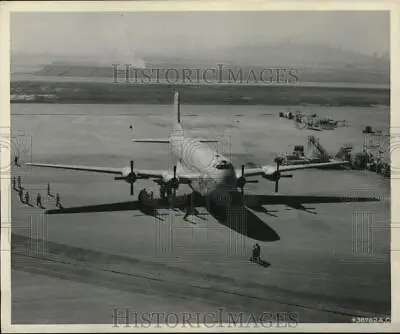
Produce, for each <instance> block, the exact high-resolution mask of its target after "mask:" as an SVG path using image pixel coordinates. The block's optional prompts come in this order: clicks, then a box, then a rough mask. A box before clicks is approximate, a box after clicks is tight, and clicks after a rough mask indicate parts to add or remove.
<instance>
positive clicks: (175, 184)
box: [169, 165, 179, 201]
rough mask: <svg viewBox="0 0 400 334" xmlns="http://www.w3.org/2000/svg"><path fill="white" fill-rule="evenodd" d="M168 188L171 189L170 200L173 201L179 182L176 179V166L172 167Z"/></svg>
mask: <svg viewBox="0 0 400 334" xmlns="http://www.w3.org/2000/svg"><path fill="white" fill-rule="evenodd" d="M169 184H170V187H171V188H172V196H173V197H172V199H173V201H175V198H176V190H177V189H178V188H179V180H178V178H177V177H176V165H175V166H174V177H173V178H172V179H171V180H170V181H169Z"/></svg>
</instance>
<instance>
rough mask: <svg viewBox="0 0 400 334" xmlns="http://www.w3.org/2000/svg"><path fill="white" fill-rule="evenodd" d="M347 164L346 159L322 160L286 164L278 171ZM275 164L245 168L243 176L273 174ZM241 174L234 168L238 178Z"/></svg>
mask: <svg viewBox="0 0 400 334" xmlns="http://www.w3.org/2000/svg"><path fill="white" fill-rule="evenodd" d="M347 164H349V162H348V161H332V162H322V163H315V164H302V165H288V166H280V167H279V171H280V172H291V171H294V170H299V169H307V168H320V167H328V166H331V167H333V166H341V165H347ZM276 171H277V168H276V166H268V165H267V166H262V167H255V168H245V170H244V176H245V177H246V176H259V175H267V176H269V175H271V176H272V175H273V174H274V173H276ZM241 175H242V171H241V170H240V169H237V170H236V176H237V177H238V178H239V177H240V176H241Z"/></svg>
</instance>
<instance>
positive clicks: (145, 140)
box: [132, 138, 169, 144]
mask: <svg viewBox="0 0 400 334" xmlns="http://www.w3.org/2000/svg"><path fill="white" fill-rule="evenodd" d="M132 141H134V142H136V143H165V144H169V139H157V138H147V139H132Z"/></svg>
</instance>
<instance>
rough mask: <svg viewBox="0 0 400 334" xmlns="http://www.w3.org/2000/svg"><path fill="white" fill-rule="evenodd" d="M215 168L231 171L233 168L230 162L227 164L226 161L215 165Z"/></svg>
mask: <svg viewBox="0 0 400 334" xmlns="http://www.w3.org/2000/svg"><path fill="white" fill-rule="evenodd" d="M215 168H217V169H232V168H233V166H232V164H231V163H230V162H228V161H226V160H222V161H220V162H219V163H217V164H216V165H215Z"/></svg>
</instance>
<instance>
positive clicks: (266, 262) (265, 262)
mask: <svg viewBox="0 0 400 334" xmlns="http://www.w3.org/2000/svg"><path fill="white" fill-rule="evenodd" d="M250 262H253V263H256V264H258V265H260V266H263V267H265V268H268V267H269V266H271V263H269V262H268V261H264V260H261V259H259V260H258V261H257V260H255V259H253V258H250Z"/></svg>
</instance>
